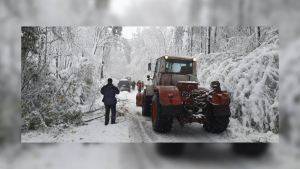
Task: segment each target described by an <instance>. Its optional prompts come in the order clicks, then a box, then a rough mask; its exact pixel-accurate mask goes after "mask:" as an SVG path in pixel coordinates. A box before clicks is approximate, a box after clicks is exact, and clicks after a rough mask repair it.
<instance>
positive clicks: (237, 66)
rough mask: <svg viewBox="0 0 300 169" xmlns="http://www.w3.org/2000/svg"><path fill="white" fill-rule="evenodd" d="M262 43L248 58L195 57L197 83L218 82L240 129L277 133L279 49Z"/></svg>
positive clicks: (227, 55)
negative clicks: (224, 91) (196, 60)
mask: <svg viewBox="0 0 300 169" xmlns="http://www.w3.org/2000/svg"><path fill="white" fill-rule="evenodd" d="M277 38H278V37H277ZM272 42H273V43H269V41H268V43H264V44H263V45H262V46H261V47H259V48H257V49H256V50H254V51H253V52H251V53H249V54H248V55H247V56H243V55H242V54H240V53H238V52H235V53H233V52H225V53H214V54H210V55H203V54H202V55H198V56H196V57H197V58H198V63H197V64H198V66H197V67H198V79H199V82H200V83H201V85H205V86H208V85H209V84H210V82H211V81H215V80H218V81H219V82H220V83H221V88H222V89H223V90H227V91H228V93H229V94H230V98H231V104H230V108H231V113H232V117H233V118H237V119H238V120H239V121H240V122H241V124H242V125H243V126H246V127H252V128H254V129H257V130H258V131H261V132H266V131H272V132H274V133H278V132H279V92H278V91H279V45H278V40H275V41H274V40H273V41H272Z"/></svg>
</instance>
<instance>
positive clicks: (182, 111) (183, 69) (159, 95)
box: [137, 56, 231, 133]
mask: <svg viewBox="0 0 300 169" xmlns="http://www.w3.org/2000/svg"><path fill="white" fill-rule="evenodd" d="M196 67H197V66H196V59H195V58H183V57H174V56H163V57H160V58H158V59H157V60H156V66H155V71H154V76H153V78H151V79H152V84H151V85H146V89H145V91H144V92H143V93H140V95H142V98H143V100H142V114H143V116H151V117H152V128H153V130H154V131H156V132H161V133H167V132H169V131H171V128H172V123H173V117H177V119H178V121H179V123H180V125H181V126H184V124H185V123H192V122H197V123H202V124H203V126H204V128H205V130H206V131H208V132H212V133H221V132H223V131H225V130H226V129H227V126H228V123H229V117H230V115H231V113H230V108H229V104H230V98H229V96H228V94H227V91H225V90H223V91H222V90H221V88H220V83H219V82H218V81H213V82H211V84H210V88H209V89H207V88H204V87H200V86H198V83H197V74H196V72H197V71H196ZM149 69H150V70H151V64H148V70H149ZM137 98H138V96H137Z"/></svg>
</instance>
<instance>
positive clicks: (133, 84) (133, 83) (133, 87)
mask: <svg viewBox="0 0 300 169" xmlns="http://www.w3.org/2000/svg"><path fill="white" fill-rule="evenodd" d="M135 85H136V83H135V81H132V83H131V86H132V90H134V89H135Z"/></svg>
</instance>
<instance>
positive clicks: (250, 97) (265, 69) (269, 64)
mask: <svg viewBox="0 0 300 169" xmlns="http://www.w3.org/2000/svg"><path fill="white" fill-rule="evenodd" d="M124 28H126V27H124V26H123V27H121V26H100V27H99V26H93V27H75V26H74V27H22V29H21V31H22V34H21V43H22V44H21V49H22V50H21V65H22V66H21V68H22V73H21V92H22V96H21V100H22V101H21V104H22V106H21V107H22V114H21V117H22V133H26V132H28V131H30V130H39V131H41V130H43V131H44V129H45V128H53V127H55V128H59V129H66V128H69V127H73V126H81V125H84V122H83V121H82V116H84V115H85V114H86V113H89V112H93V111H96V110H98V109H99V108H101V105H100V103H99V102H100V100H101V97H102V96H101V94H100V92H99V90H100V88H101V87H102V86H103V85H104V84H105V83H106V81H107V78H109V77H110V78H113V80H114V81H116V82H117V81H118V80H120V79H122V78H124V77H127V76H129V77H132V78H133V79H135V80H138V79H146V76H147V75H149V74H150V75H152V72H149V71H148V70H147V66H146V65H147V64H148V63H153V64H154V63H155V61H156V59H157V58H158V57H161V56H164V55H170V56H181V57H186V58H194V57H195V58H197V69H198V72H197V76H198V83H199V84H200V85H202V86H208V85H209V83H210V82H211V81H213V80H218V81H220V83H221V87H222V88H223V89H225V90H227V91H228V93H229V94H230V97H231V99H232V103H231V105H230V108H231V113H232V117H231V121H232V128H234V126H235V125H237V124H239V125H240V126H242V127H243V128H248V129H251V131H258V132H269V131H271V132H273V133H278V132H279V110H278V108H279V100H278V95H279V92H278V91H279V84H278V83H279V28H278V27H265V26H247V27H246V26H236V27H227V26H226V27H221V26H220V27H219V26H213V27H199V26H193V27H185V26H175V27H159V26H152V27H130V29H132V30H133V31H132V38H125V37H124V36H123V31H124Z"/></svg>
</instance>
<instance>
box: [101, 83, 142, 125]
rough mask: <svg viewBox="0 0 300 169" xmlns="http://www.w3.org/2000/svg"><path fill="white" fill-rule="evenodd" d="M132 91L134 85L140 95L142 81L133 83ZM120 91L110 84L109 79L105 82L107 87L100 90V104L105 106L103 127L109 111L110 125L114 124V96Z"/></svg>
mask: <svg viewBox="0 0 300 169" xmlns="http://www.w3.org/2000/svg"><path fill="white" fill-rule="evenodd" d="M131 85H132V89H133V90H134V89H135V85H137V87H138V92H139V93H140V92H141V91H142V89H144V86H145V83H144V81H140V80H139V81H138V82H137V83H136V82H135V81H133V82H132V83H131ZM119 93H120V90H119V89H118V88H117V87H116V86H114V85H113V84H112V79H111V78H109V79H108V80H107V85H105V86H103V87H102V88H101V94H102V95H103V99H102V102H104V105H105V123H104V124H105V125H108V123H109V114H110V111H111V124H116V104H117V99H116V94H119Z"/></svg>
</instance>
